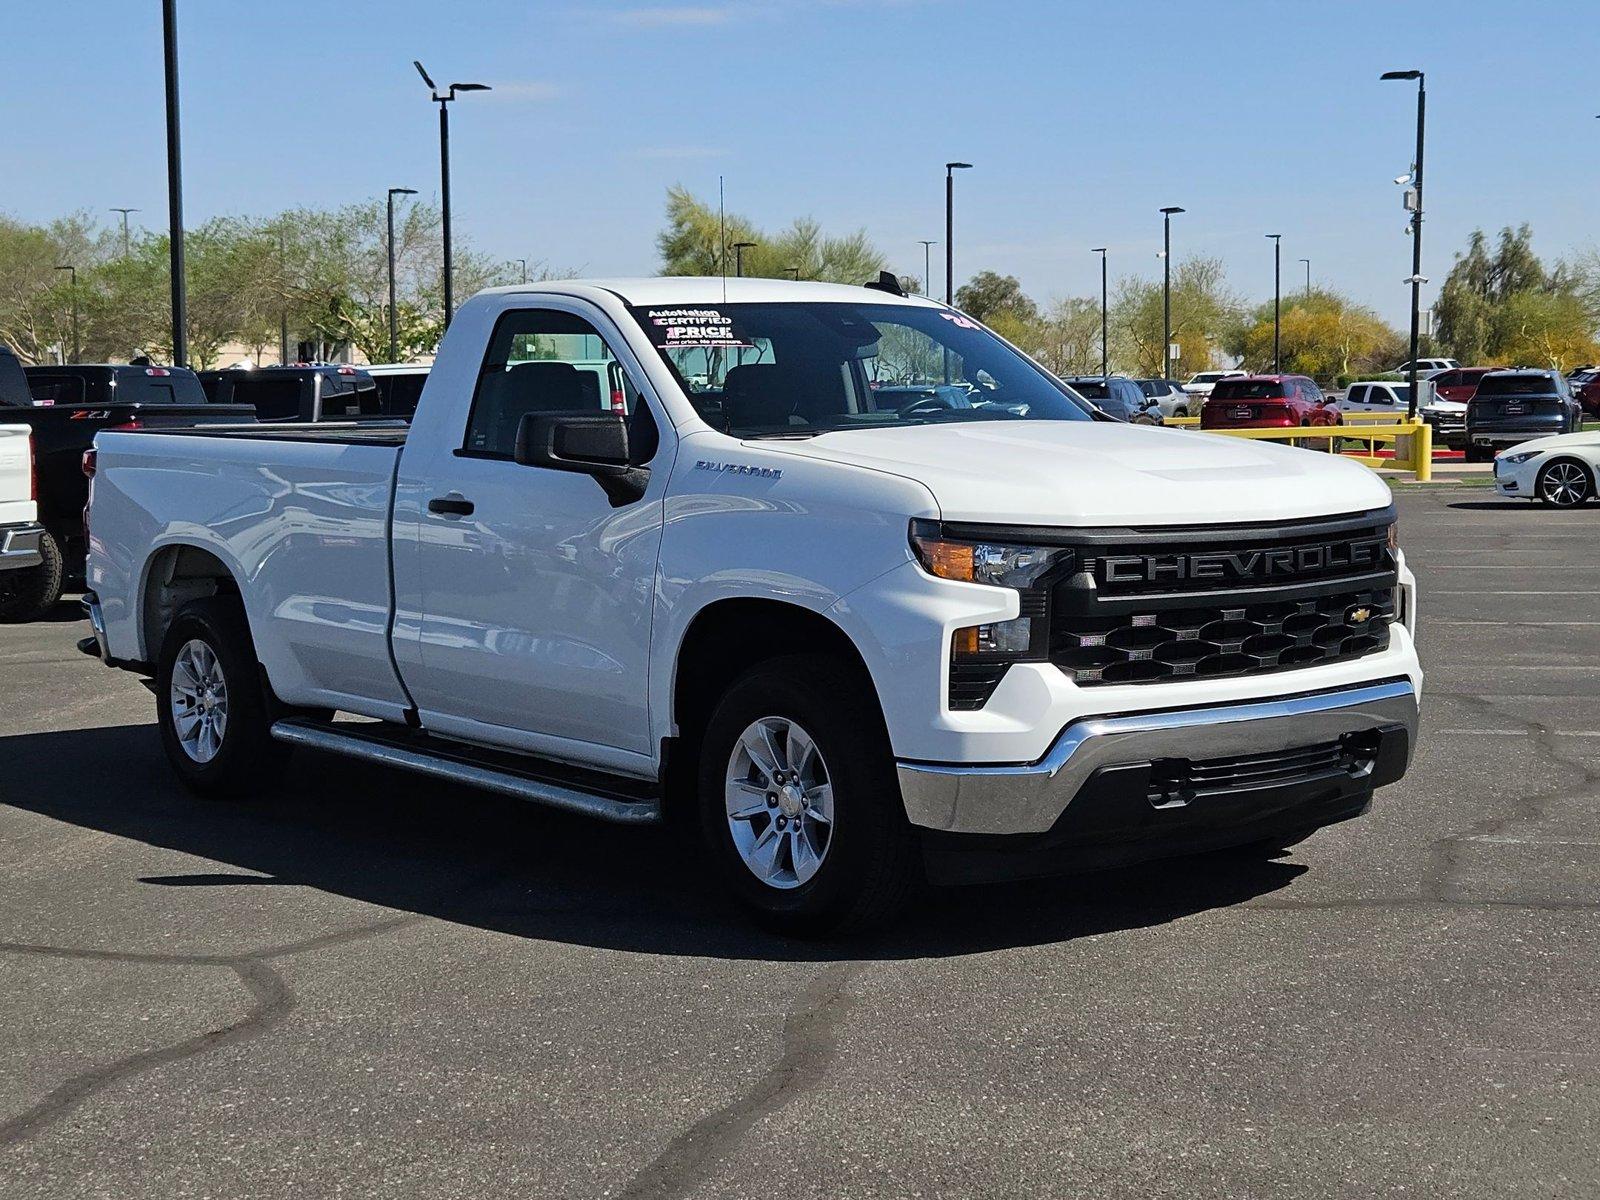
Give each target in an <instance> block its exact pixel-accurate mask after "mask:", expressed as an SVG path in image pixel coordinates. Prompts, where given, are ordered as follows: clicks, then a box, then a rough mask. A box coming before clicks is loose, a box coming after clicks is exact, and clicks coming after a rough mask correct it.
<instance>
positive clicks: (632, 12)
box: [610, 4, 735, 29]
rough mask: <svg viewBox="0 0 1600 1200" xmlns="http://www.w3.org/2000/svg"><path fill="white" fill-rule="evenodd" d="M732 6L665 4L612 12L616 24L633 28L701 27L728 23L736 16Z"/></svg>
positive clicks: (612, 19) (612, 18)
mask: <svg viewBox="0 0 1600 1200" xmlns="http://www.w3.org/2000/svg"><path fill="white" fill-rule="evenodd" d="M734 15H735V14H734V9H733V8H732V7H723V6H714V5H705V4H702V5H692V4H680V5H663V6H660V7H654V8H626V9H623V10H622V11H621V12H615V13H612V14H610V19H611V21H612V22H613V23H614V24H617V25H626V26H629V27H630V28H633V29H679V28H684V27H690V28H699V27H704V26H707V25H726V24H727V23H728V22H729V21H731V20H732V19H733V17H734Z"/></svg>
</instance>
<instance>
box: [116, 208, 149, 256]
mask: <svg viewBox="0 0 1600 1200" xmlns="http://www.w3.org/2000/svg"><path fill="white" fill-rule="evenodd" d="M107 211H109V212H114V213H121V214H122V257H123V258H127V257H128V214H129V213H136V212H143V211H144V209H142V208H113V209H108V210H107Z"/></svg>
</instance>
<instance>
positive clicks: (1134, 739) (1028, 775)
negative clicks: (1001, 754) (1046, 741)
mask: <svg viewBox="0 0 1600 1200" xmlns="http://www.w3.org/2000/svg"><path fill="white" fill-rule="evenodd" d="M1417 722H1418V710H1417V693H1416V690H1415V689H1414V688H1413V687H1412V685H1411V683H1410V681H1409V680H1404V679H1400V680H1391V681H1388V682H1384V683H1378V684H1369V685H1364V686H1361V687H1354V688H1342V689H1339V690H1336V691H1328V692H1317V693H1313V694H1311V695H1305V696H1290V697H1285V698H1282V699H1272V700H1260V701H1251V702H1248V703H1242V704H1228V705H1221V706H1218V707H1215V708H1191V709H1178V710H1170V711H1167V712H1150V713H1135V714H1132V715H1128V716H1105V717H1086V718H1084V719H1082V720H1079V721H1074V722H1073V723H1072V724H1071V725H1069V726H1067V727H1066V728H1065V729H1063V730H1062V731H1061V734H1060V736H1058V737H1057V738H1056V741H1055V743H1054V745H1052V746H1051V748H1050V752H1049V753H1048V754H1046V755H1045V756H1044V757H1043V758H1042V759H1040V760H1039V761H1038V762H1035V763H1025V764H1016V765H1003V764H971V765H968V764H956V763H923V762H901V763H899V764H898V769H899V774H900V792H901V795H902V797H903V799H904V801H905V806H906V815H907V816H908V817H909V818H910V820H911V823H912V824H913V825H916V826H920V827H922V828H924V829H931V830H940V831H943V832H948V833H974V834H1018V833H1044V832H1046V831H1048V830H1050V829H1051V828H1053V827H1054V826H1055V825H1056V823H1057V821H1058V820H1059V819H1060V818H1061V816H1062V814H1063V813H1065V812H1066V810H1067V808H1068V807H1069V806H1070V805H1071V804H1072V802H1073V799H1074V798H1075V797H1076V796H1077V795H1078V793H1079V792H1080V791H1081V790H1082V789H1083V788H1084V786H1085V785H1086V784H1087V783H1088V782H1089V781H1090V779H1091V778H1092V777H1093V776H1094V775H1095V774H1096V773H1097V772H1100V771H1103V770H1105V769H1107V768H1114V767H1120V766H1123V765H1125V764H1130V763H1139V762H1152V761H1158V760H1167V759H1189V760H1202V761H1203V760H1210V759H1217V758H1227V757H1231V756H1235V755H1253V754H1270V753H1274V752H1277V751H1286V750H1294V749H1297V748H1299V747H1312V746H1317V745H1321V744H1324V743H1328V742H1336V741H1338V740H1339V739H1341V738H1343V737H1345V736H1347V735H1350V734H1360V733H1364V732H1367V731H1375V730H1380V729H1388V728H1393V727H1395V726H1400V727H1403V728H1404V730H1405V733H1406V738H1407V745H1406V757H1407V761H1409V757H1410V754H1411V752H1412V749H1414V747H1415V746H1416V740H1417ZM1140 803H1143V801H1142V800H1141V801H1140Z"/></svg>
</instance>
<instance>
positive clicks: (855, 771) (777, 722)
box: [699, 656, 917, 936]
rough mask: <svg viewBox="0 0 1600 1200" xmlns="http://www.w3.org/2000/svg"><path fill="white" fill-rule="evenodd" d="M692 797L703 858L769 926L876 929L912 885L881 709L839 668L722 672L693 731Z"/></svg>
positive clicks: (823, 664)
mask: <svg viewBox="0 0 1600 1200" xmlns="http://www.w3.org/2000/svg"><path fill="white" fill-rule="evenodd" d="M699 794H700V818H701V831H702V834H703V836H704V840H705V843H706V847H707V850H708V852H709V853H710V855H711V858H712V860H713V862H714V863H715V864H716V865H717V867H718V869H719V872H720V873H721V875H722V876H723V878H724V880H725V881H726V882H727V883H728V885H729V886H730V887H731V888H732V890H733V891H734V893H735V894H736V895H737V896H739V898H740V899H741V900H743V901H744V903H745V904H746V905H747V906H748V907H750V908H751V909H752V910H754V912H755V914H756V915H757V917H758V918H759V919H761V920H762V921H763V922H764V923H766V924H768V925H771V926H773V927H774V928H776V929H778V930H779V931H780V932H783V933H787V934H792V935H795V936H818V935H822V934H829V933H848V932H859V931H863V930H866V929H870V928H874V927H877V926H881V925H883V924H885V923H887V922H888V921H889V920H890V919H892V918H893V917H894V916H895V915H896V914H897V913H898V912H899V910H900V909H901V907H902V906H903V905H904V903H905V901H906V899H907V897H908V896H909V895H910V892H911V889H912V887H913V885H914V884H915V882H916V878H917V858H916V847H915V845H914V843H913V840H912V834H911V828H910V825H909V823H908V822H907V821H906V817H905V810H904V808H903V806H902V803H901V799H900V788H899V783H898V779H897V777H896V774H895V770H894V761H893V756H892V755H891V753H890V750H889V739H888V734H887V732H886V730H885V729H884V725H883V717H882V715H881V714H880V713H879V711H878V706H877V703H876V699H875V698H874V696H873V695H872V692H871V684H870V682H869V681H868V680H867V679H865V678H864V677H863V676H862V673H861V671H860V670H859V669H851V668H850V667H849V666H847V665H846V664H844V663H842V662H838V661H835V660H829V659H822V660H820V661H819V660H818V659H817V658H815V657H812V656H804V657H802V656H794V657H787V658H781V659H775V660H773V661H771V662H769V663H763V664H761V665H760V666H758V667H756V668H754V669H752V670H751V671H750V672H748V673H746V674H745V675H744V676H742V677H740V678H739V679H738V680H736V681H735V682H734V684H733V685H732V686H731V687H730V688H729V689H728V691H727V692H726V693H725V694H724V695H723V697H722V700H721V701H720V702H719V703H718V704H717V707H716V710H715V711H714V712H713V713H712V715H711V719H710V721H709V722H708V723H707V726H706V733H705V741H704V743H703V746H702V751H701V756H700V779H699Z"/></svg>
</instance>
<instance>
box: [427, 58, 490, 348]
mask: <svg viewBox="0 0 1600 1200" xmlns="http://www.w3.org/2000/svg"><path fill="white" fill-rule="evenodd" d="M411 65H412V66H414V67H416V69H417V74H418V75H421V76H422V82H423V83H425V84H427V85H428V90H429V92H431V93H432V96H431V98H432V99H433V100H435V101H437V102H438V105H439V207H440V208H441V209H442V210H443V211H442V217H443V225H444V229H443V236H444V323H445V327H446V328H449V326H450V318H451V317H452V316H453V315H454V314H455V292H454V290H453V287H452V280H451V278H450V276H451V268H452V265H453V264H452V253H451V246H450V108H449V104H450V101H452V100H454V99H455V98H456V93H457V92H487V91H488V90H489V85H488V84H486V83H452V84H451V85H450V86H449V87H448V88H447V89H446V90H445V91H444V92H442V93H441V92H440V91H439V86H438V84H436V83H434V82H433V80H432V78H430V77H429V75H428V72H427V71H425V70H423V68H422V64H421V63H420V62H418V61H417V60H416V59H412V60H411Z"/></svg>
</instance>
